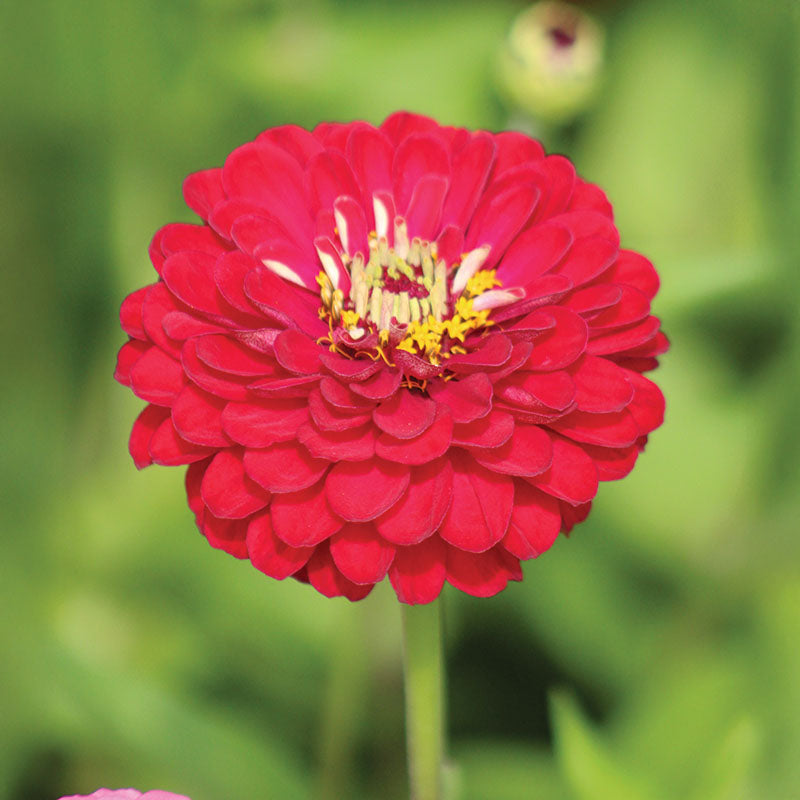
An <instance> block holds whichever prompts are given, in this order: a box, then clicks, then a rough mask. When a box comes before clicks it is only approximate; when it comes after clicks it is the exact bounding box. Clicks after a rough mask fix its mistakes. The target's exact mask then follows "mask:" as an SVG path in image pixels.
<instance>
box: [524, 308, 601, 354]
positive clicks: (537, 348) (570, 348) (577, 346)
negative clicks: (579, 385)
mask: <svg viewBox="0 0 800 800" xmlns="http://www.w3.org/2000/svg"><path fill="white" fill-rule="evenodd" d="M534 315H541V316H542V317H546V316H550V317H552V318H553V319H554V320H555V326H554V327H552V328H550V330H546V331H545V332H544V333H542V334H541V335H540V336H538V337H537V338H536V340H535V341H534V343H533V352H532V353H531V356H530V358H529V359H528V367H529V368H530V369H537V370H556V369H563V368H564V367H566V366H569V365H570V364H572V363H573V362H574V361H575V360H576V359H577V358H578V356H580V354H581V353H583V352H584V350H587V349H588V348H587V340H588V338H589V331H588V329H587V327H586V323H585V322H584V321H583V319H581V317H579V316H578V315H577V314H575V313H573V312H572V311H569V310H568V309H566V308H560V307H559V306H546V307H544V308H540V309H538V310H537V311H534V312H533V314H532V315H531V316H534Z"/></svg>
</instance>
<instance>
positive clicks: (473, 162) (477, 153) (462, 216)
mask: <svg viewBox="0 0 800 800" xmlns="http://www.w3.org/2000/svg"><path fill="white" fill-rule="evenodd" d="M495 151H496V147H495V144H494V141H493V140H492V136H491V135H490V134H488V133H483V132H479V133H476V134H475V135H474V136H473V137H472V138H471V139H470V141H469V142H468V144H467V145H466V146H465V147H464V148H463V149H462V150H461V151H459V152H458V153H457V154H456V155H455V156H454V157H453V171H452V177H451V179H450V191H449V192H448V193H447V199H446V201H445V203H444V209H443V211H442V225H450V224H452V225H455V226H456V227H457V228H460V229H461V230H464V229H466V227H467V225H468V223H469V221H470V219H471V218H472V215H473V213H474V212H475V208H476V207H477V205H478V201H479V200H480V197H481V192H482V191H483V188H484V186H485V185H486V181H487V180H488V178H489V172H490V171H491V168H492V164H493V163H494V158H495Z"/></svg>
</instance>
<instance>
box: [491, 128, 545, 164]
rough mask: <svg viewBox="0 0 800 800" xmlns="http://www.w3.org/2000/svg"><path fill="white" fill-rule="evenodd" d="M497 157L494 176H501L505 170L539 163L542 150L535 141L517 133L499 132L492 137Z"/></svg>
mask: <svg viewBox="0 0 800 800" xmlns="http://www.w3.org/2000/svg"><path fill="white" fill-rule="evenodd" d="M494 142H495V145H496V146H497V157H496V160H495V164H494V174H495V175H502V174H503V173H504V172H505V171H506V170H507V169H510V168H511V167H515V166H517V164H525V163H527V162H529V161H541V160H542V159H543V158H544V148H543V147H542V145H541V144H540V143H539V142H537V141H536V140H535V139H531V137H530V136H526V135H525V134H524V133H518V132H517V131H501V132H500V133H496V134H495V135H494Z"/></svg>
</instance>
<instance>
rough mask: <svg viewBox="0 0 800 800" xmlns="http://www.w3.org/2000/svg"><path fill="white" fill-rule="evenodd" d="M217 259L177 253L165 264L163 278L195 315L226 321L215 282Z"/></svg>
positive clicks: (196, 254) (204, 254)
mask: <svg viewBox="0 0 800 800" xmlns="http://www.w3.org/2000/svg"><path fill="white" fill-rule="evenodd" d="M216 263H217V258H216V256H212V255H208V254H206V253H176V254H175V255H174V256H170V257H169V258H168V259H167V260H166V261H165V262H164V269H163V272H162V277H163V278H164V282H165V283H166V284H167V286H168V287H169V290H170V291H171V292H172V293H173V294H174V295H175V296H176V297H177V298H178V299H179V300H181V301H182V302H183V303H186V305H187V306H189V307H190V308H193V309H195V310H196V311H201V312H203V313H206V314H211V315H212V316H214V317H224V316H225V313H226V309H225V306H224V305H223V303H222V298H221V297H220V294H219V292H218V291H217V284H216V282H215V281H214V266H215V264H216Z"/></svg>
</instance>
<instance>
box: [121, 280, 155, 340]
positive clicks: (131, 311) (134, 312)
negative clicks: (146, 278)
mask: <svg viewBox="0 0 800 800" xmlns="http://www.w3.org/2000/svg"><path fill="white" fill-rule="evenodd" d="M149 289H150V287H149V286H143V287H142V288H141V289H138V290H137V291H135V292H132V293H131V294H129V295H128V296H127V297H126V298H125V299H124V300H123V301H122V305H121V306H120V309H119V323H120V325H121V326H122V330H124V331H125V333H127V334H128V336H132V337H133V338H134V339H142V340H145V339H147V334H146V333H145V331H144V325H143V324H142V303H144V298H145V295H146V294H147V292H148V291H149Z"/></svg>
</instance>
